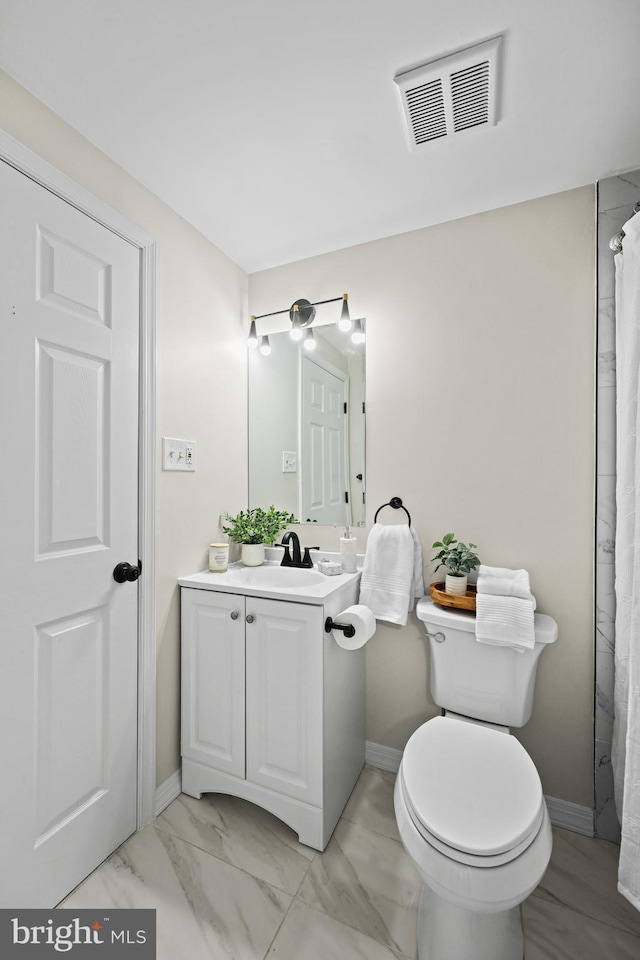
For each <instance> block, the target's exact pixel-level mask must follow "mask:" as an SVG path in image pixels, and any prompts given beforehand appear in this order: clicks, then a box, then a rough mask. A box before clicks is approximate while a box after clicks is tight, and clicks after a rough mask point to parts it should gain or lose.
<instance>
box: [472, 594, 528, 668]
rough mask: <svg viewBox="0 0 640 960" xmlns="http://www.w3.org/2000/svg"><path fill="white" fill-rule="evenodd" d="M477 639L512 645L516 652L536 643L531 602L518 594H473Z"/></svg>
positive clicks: (499, 644) (520, 651)
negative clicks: (510, 595)
mask: <svg viewBox="0 0 640 960" xmlns="http://www.w3.org/2000/svg"><path fill="white" fill-rule="evenodd" d="M476 640H479V641H480V643H493V644H496V645H498V646H507V647H513V649H514V650H517V651H518V652H519V653H524V651H525V650H532V649H533V646H534V644H535V620H534V614H533V603H532V601H531V600H523V599H522V598H521V597H494V596H492V595H491V594H487V593H480V594H477V595H476Z"/></svg>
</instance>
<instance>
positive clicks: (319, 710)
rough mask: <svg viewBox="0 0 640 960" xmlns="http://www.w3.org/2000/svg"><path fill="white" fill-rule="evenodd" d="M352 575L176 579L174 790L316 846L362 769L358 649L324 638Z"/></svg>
mask: <svg viewBox="0 0 640 960" xmlns="http://www.w3.org/2000/svg"><path fill="white" fill-rule="evenodd" d="M359 576H360V575H359V573H356V574H341V575H339V576H333V577H327V576H324V575H323V574H321V573H319V572H318V571H317V570H315V569H314V570H302V569H297V568H296V569H291V568H286V567H280V566H279V565H277V564H272V563H267V564H264V565H263V566H261V567H243V566H241V565H240V564H234V565H231V566H230V567H229V570H228V571H227V572H226V573H209V572H208V571H207V572H203V573H197V574H194V575H193V576H190V577H184V578H182V579H181V580H179V583H180V587H181V609H182V613H181V617H182V747H181V752H182V790H183V792H184V793H187V794H189V795H190V796H193V797H200V796H201V795H202V794H203V793H210V792H213V793H227V794H233V795H234V796H237V797H243V798H244V799H245V800H250V801H252V802H253V803H256V804H258V805H259V806H261V807H264V808H265V809H267V810H269V811H270V812H271V813H273V814H275V816H277V817H279V818H280V819H281V820H283V821H284V822H285V823H287V824H289V825H290V826H291V827H292V828H293V829H294V830H295V831H296V833H297V834H298V835H299V838H300V841H301V842H302V843H305V844H307V845H308V846H310V847H314V848H315V849H317V850H324V848H325V847H326V845H327V843H328V842H329V838H330V837H331V834H332V833H333V830H334V827H335V825H336V823H337V821H338V819H339V817H340V814H341V813H342V810H343V808H344V805H345V803H346V802H347V799H348V798H349V794H350V793H351V791H352V789H353V787H354V784H355V782H356V780H357V779H358V776H359V774H360V771H361V770H362V766H363V764H364V749H365V661H364V648H361V649H359V650H345V649H342V648H341V647H340V646H339V645H338V644H337V643H336V641H335V639H334V638H333V636H332V634H331V633H327V632H326V631H325V621H326V619H327V617H333V618H334V619H337V616H338V614H339V613H340V612H341V611H342V610H344V609H345V608H346V607H348V606H349V605H351V604H353V603H355V602H356V600H357V593H358V581H359Z"/></svg>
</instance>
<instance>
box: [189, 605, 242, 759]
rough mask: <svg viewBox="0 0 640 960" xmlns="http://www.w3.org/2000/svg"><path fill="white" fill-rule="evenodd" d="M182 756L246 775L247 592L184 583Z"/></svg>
mask: <svg viewBox="0 0 640 960" xmlns="http://www.w3.org/2000/svg"><path fill="white" fill-rule="evenodd" d="M181 606H182V613H181V616H182V756H183V757H187V758H189V759H190V760H195V761H197V762H199V763H203V764H206V765H207V766H209V767H214V768H215V769H217V770H222V771H224V772H225V773H230V774H233V775H234V776H236V777H244V773H245V635H244V634H245V598H244V597H241V596H236V595H234V594H229V593H214V592H212V591H210V590H190V589H185V588H184V587H183V588H182V604H181Z"/></svg>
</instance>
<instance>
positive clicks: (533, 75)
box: [0, 0, 640, 272]
mask: <svg viewBox="0 0 640 960" xmlns="http://www.w3.org/2000/svg"><path fill="white" fill-rule="evenodd" d="M497 34H504V36H505V43H504V64H503V84H502V86H503V89H502V105H501V110H500V117H501V119H500V122H499V124H498V125H497V126H496V127H491V128H485V129H480V130H475V131H469V132H465V133H462V134H456V135H454V136H453V137H451V138H447V139H446V140H444V141H436V142H433V143H432V144H431V145H430V146H428V147H426V148H424V149H423V150H422V151H420V152H415V153H410V152H409V150H408V148H407V145H406V140H405V133H404V127H403V121H402V115H401V111H400V105H399V98H398V92H397V89H396V85H395V84H394V83H393V77H394V75H395V74H396V73H397V72H398V71H400V70H402V69H406V68H407V67H410V66H415V65H416V64H419V63H421V62H424V61H426V60H430V59H434V58H436V57H438V56H441V55H445V54H447V53H451V52H453V51H455V50H457V49H459V48H461V47H463V46H467V45H469V44H472V43H477V42H480V41H482V40H486V39H488V38H490V37H492V36H495V35H497ZM639 40H640V4H639V3H638V2H637V0H606V2H605V0H535V2H531V0H438V2H435V0H315V2H310V0H0V67H2V68H3V69H4V70H6V72H7V73H9V74H11V76H13V77H14V78H15V79H16V80H18V81H19V82H20V83H21V84H23V85H24V86H25V87H26V88H27V89H28V90H30V91H31V92H32V93H33V94H35V96H36V97H38V98H39V99H40V100H42V101H44V103H46V104H47V105H48V106H49V107H51V108H52V109H53V110H54V111H55V112H56V113H57V114H58V115H59V116H61V117H63V118H64V119H65V120H66V121H67V122H68V123H70V124H71V125H72V126H73V127H75V128H76V129H77V130H79V131H80V132H81V133H82V134H84V136H85V137H87V138H88V139H89V140H90V141H92V142H93V143H95V144H96V145H97V146H98V147H99V148H100V149H101V150H103V151H104V152H105V153H106V154H108V156H110V157H112V158H113V159H114V160H115V161H116V162H117V163H119V164H120V165H121V166H122V167H124V168H125V169H126V170H128V171H129V172H130V173H132V174H133V175H134V176H135V177H137V179H138V180H140V181H141V182H142V183H144V184H145V185H146V186H147V187H148V188H149V189H150V190H152V191H153V192H154V193H155V194H157V195H158V196H159V197H161V198H162V199H163V200H164V201H165V202H166V203H168V204H169V205H170V206H171V207H173V208H174V210H176V211H178V213H180V214H181V215H182V216H183V217H184V218H185V219H186V220H188V221H189V222H191V223H192V224H193V225H194V226H195V227H197V228H198V229H199V230H200V231H201V232H202V233H203V234H204V235H205V236H206V237H208V238H209V239H210V240H211V241H212V242H213V243H215V244H216V245H217V246H218V247H219V248H220V249H222V250H223V251H224V252H225V253H226V254H228V256H229V257H231V258H232V259H233V260H234V261H236V263H238V264H240V265H241V266H242V267H243V268H244V269H246V270H247V271H249V272H253V271H255V270H260V269H263V268H265V267H269V266H274V265H276V264H280V263H286V262H289V261H292V260H298V259H300V258H303V257H308V256H311V255H314V254H317V253H323V252H326V251H328V250H334V249H337V248H340V247H345V246H350V245H351V244H355V243H361V242H363V241H367V240H372V239H376V238H379V237H384V236H389V235H391V234H395V233H400V232H404V231H406V230H411V229H415V228H418V227H423V226H427V225H430V224H433V223H438V222H442V221H445V220H450V219H453V218H456V217H461V216H465V215H468V214H471V213H476V212H479V211H481V210H488V209H492V208H495V207H500V206H503V205H506V204H510V203H515V202H518V201H521V200H526V199H530V198H533V197H537V196H542V195H545V194H549V193H554V192H556V191H560V190H565V189H568V188H571V187H575V186H578V185H581V184H584V183H589V182H593V181H595V180H597V179H599V178H602V177H605V176H609V175H611V174H613V173H619V172H623V171H625V170H628V169H632V168H637V167H640V110H639V103H640V100H639V98H638V90H640V44H639Z"/></svg>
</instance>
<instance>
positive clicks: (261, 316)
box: [251, 297, 344, 320]
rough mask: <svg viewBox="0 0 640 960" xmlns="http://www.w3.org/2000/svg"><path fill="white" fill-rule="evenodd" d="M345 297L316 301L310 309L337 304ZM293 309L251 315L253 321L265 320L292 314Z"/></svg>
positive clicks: (287, 308)
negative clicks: (327, 304)
mask: <svg viewBox="0 0 640 960" xmlns="http://www.w3.org/2000/svg"><path fill="white" fill-rule="evenodd" d="M343 299H344V297H331V299H330V300H316V302H315V303H310V304H309V306H310V307H321V306H323V305H324V304H325V303H337V302H338V300H343ZM291 309H292V308H291V307H286V308H285V309H284V310H273V311H272V312H271V313H256V314H252V315H251V319H252V320H263V319H264V318H265V317H277V316H279V315H280V314H281V313H291Z"/></svg>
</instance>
